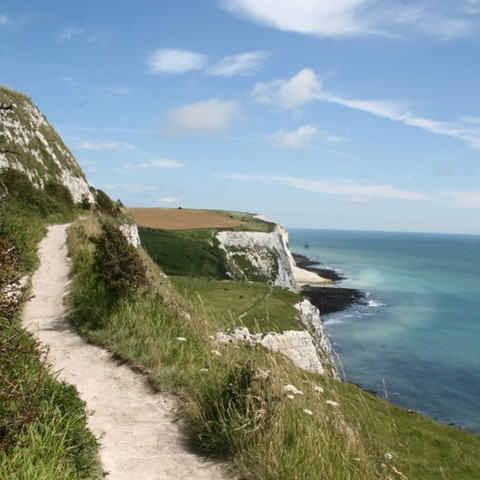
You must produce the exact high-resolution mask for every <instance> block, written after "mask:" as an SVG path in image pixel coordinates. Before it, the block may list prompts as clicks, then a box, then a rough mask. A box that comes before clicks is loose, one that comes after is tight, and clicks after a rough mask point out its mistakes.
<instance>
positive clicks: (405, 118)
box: [252, 68, 480, 149]
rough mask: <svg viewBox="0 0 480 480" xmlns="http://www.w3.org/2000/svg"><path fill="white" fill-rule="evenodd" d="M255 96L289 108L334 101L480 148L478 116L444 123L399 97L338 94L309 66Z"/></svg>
mask: <svg viewBox="0 0 480 480" xmlns="http://www.w3.org/2000/svg"><path fill="white" fill-rule="evenodd" d="M252 95H253V97H254V99H255V100H256V101H257V102H258V103H261V104H264V105H272V106H275V107H277V108H282V109H285V110H295V109H298V108H299V107H301V106H303V105H305V104H307V103H309V102H313V101H321V102H327V103H334V104H337V105H341V106H343V107H347V108H352V109H354V110H360V111H362V112H366V113H370V114H371V115H375V116H377V117H382V118H387V119H388V120H391V121H394V122H400V123H403V124H405V125H409V126H411V127H416V128H420V129H421V130H425V131H427V132H430V133H435V134H438V135H444V136H448V137H453V138H458V139H460V140H462V141H464V142H465V143H467V144H468V145H469V146H470V147H471V148H474V149H480V126H479V125H478V123H476V121H477V118H476V117H467V118H464V119H462V120H460V121H458V122H444V121H439V120H433V119H430V118H425V117H422V116H419V115H416V114H414V113H412V112H411V111H410V110H409V108H408V106H407V105H406V104H405V103H403V102H399V101H397V100H378V99H373V100H372V99H366V100H364V99H355V98H348V97H345V96H341V95H337V94H335V93H334V92H332V91H331V90H327V89H325V88H324V87H323V85H322V82H321V80H320V78H319V77H318V76H317V74H316V73H315V72H314V71H313V70H311V69H309V68H305V69H303V70H301V71H300V72H298V73H297V74H296V75H294V76H293V77H292V78H290V79H288V80H274V81H272V82H269V83H257V84H256V85H255V87H254V89H253V92H252Z"/></svg>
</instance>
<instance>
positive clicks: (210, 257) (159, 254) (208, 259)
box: [139, 210, 275, 279]
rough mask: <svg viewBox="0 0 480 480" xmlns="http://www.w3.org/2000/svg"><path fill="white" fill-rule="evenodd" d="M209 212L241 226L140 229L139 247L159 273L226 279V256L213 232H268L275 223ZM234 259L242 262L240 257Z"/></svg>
mask: <svg viewBox="0 0 480 480" xmlns="http://www.w3.org/2000/svg"><path fill="white" fill-rule="evenodd" d="M172 211H173V212H175V211H174V210H172ZM212 212H214V213H217V214H219V215H222V216H225V217H228V218H233V219H235V220H238V221H241V222H243V225H242V226H239V227H231V228H221V229H220V228H198V229H193V230H163V229H153V228H140V229H139V233H140V238H141V240H142V245H143V246H144V248H145V249H146V250H147V252H148V253H149V255H150V256H151V257H152V258H153V259H154V261H155V262H156V263H157V264H158V265H159V266H160V267H161V268H162V270H163V271H164V272H165V273H167V274H169V275H184V276H188V277H210V278H214V279H227V278H228V277H227V270H228V269H227V266H226V261H225V255H224V252H223V251H222V250H221V249H220V248H219V247H218V241H217V240H216V239H215V233H216V232H218V231H220V230H231V231H248V232H265V233H268V232H271V231H272V230H273V228H274V226H275V224H273V223H271V222H266V221H264V220H261V219H259V218H257V217H256V216H255V215H253V214H250V213H240V212H229V211H221V210H212ZM237 260H238V261H239V262H241V261H242V256H241V255H239V258H238V259H237ZM246 267H247V266H246ZM247 270H248V269H247ZM252 278H253V277H252Z"/></svg>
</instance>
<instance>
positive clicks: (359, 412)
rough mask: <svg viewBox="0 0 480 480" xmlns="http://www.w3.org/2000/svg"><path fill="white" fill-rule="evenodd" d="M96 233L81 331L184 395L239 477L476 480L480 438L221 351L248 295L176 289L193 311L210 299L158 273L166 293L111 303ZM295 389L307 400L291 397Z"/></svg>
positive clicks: (211, 448)
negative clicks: (224, 327)
mask: <svg viewBox="0 0 480 480" xmlns="http://www.w3.org/2000/svg"><path fill="white" fill-rule="evenodd" d="M95 229H96V227H95V225H94V224H93V223H91V222H87V223H84V224H83V225H82V226H78V227H76V229H74V231H72V233H71V236H70V240H69V243H70V248H71V252H72V254H73V258H74V272H75V275H74V279H73V293H72V297H71V302H72V307H73V311H74V314H75V317H76V319H77V325H78V327H79V329H81V330H82V331H83V332H84V334H85V335H87V336H88V338H90V339H91V340H92V341H94V342H97V343H99V344H102V345H105V346H106V347H107V348H109V349H110V350H112V351H113V352H115V353H117V354H118V355H120V356H121V357H123V358H125V359H127V360H128V361H130V362H132V363H133V364H135V365H137V366H140V367H141V368H142V369H143V370H144V371H145V372H146V373H147V374H148V375H149V376H150V379H151V381H152V384H154V385H156V386H157V388H165V389H170V390H173V391H175V392H176V393H178V394H179V395H180V396H181V398H182V399H183V402H184V403H183V405H184V407H183V418H184V423H185V428H186V434H187V436H188V437H189V439H190V441H191V442H192V443H193V444H194V445H196V446H197V447H198V448H199V449H200V450H201V451H203V452H205V453H206V454H210V455H214V454H219V453H221V454H224V455H227V456H228V458H230V459H231V461H232V463H233V465H234V469H235V471H236V472H237V473H239V474H241V475H243V476H244V478H255V479H272V480H273V479H278V478H285V479H295V478H299V479H304V478H308V479H316V478H321V479H332V480H341V479H361V480H364V479H367V480H368V479H379V478H380V479H387V478H392V479H400V478H403V477H401V475H400V474H398V473H396V471H402V472H403V473H404V474H405V475H407V476H408V478H410V479H415V480H422V479H437V478H440V479H443V478H444V479H455V480H457V479H465V480H466V479H472V478H475V475H476V474H477V473H478V471H480V458H479V457H478V455H477V453H478V451H480V450H479V449H480V437H479V436H475V435H473V434H470V433H467V432H463V431H461V430H459V429H456V428H452V427H447V426H444V425H441V424H439V423H436V422H433V421H431V420H429V419H426V418H424V417H422V416H421V415H419V414H416V413H413V412H412V413H410V412H408V411H406V410H403V409H400V408H398V407H395V406H393V405H391V404H388V403H387V402H385V401H383V400H381V399H379V398H377V397H374V396H372V395H370V394H368V393H366V392H363V391H362V390H360V389H359V388H358V387H356V386H355V385H350V384H342V383H339V382H335V381H332V380H328V379H326V378H324V377H321V376H319V375H315V374H311V373H307V372H304V371H301V370H299V369H298V368H296V367H295V366H294V365H293V364H292V363H291V362H290V361H288V359H286V358H284V357H283V356H281V355H274V354H272V353H271V352H268V351H266V350H265V349H263V348H261V347H255V348H251V347H247V346H243V345H231V344H228V345H217V344H216V343H215V340H214V335H215V332H216V329H217V326H218V325H220V324H223V322H224V319H225V318H228V317H231V316H232V315H233V316H235V315H236V314H237V313H238V309H239V308H243V306H244V305H243V304H242V302H240V303H238V302H236V301H234V300H235V299H236V298H237V297H238V300H243V299H240V295H241V294H244V293H246V292H245V291H243V290H241V289H243V288H246V286H245V285H243V284H240V283H232V284H231V285H232V286H231V289H230V287H229V293H230V294H233V295H232V297H233V300H232V301H231V302H230V303H229V302H228V296H225V297H224V299H223V300H221V301H220V302H217V303H216V304H215V305H212V304H209V295H208V288H209V285H215V288H220V289H221V288H223V287H222V282H218V283H212V282H204V283H202V282H197V280H194V281H192V282H193V285H194V287H195V288H193V287H192V284H190V285H188V282H187V283H185V282H186V280H185V279H184V280H181V281H179V280H178V279H174V282H180V283H178V285H182V288H181V289H180V290H181V292H183V291H186V292H187V297H189V299H191V300H193V299H194V296H195V295H193V292H194V291H199V292H203V294H202V293H201V294H200V297H201V298H202V301H203V305H199V304H196V302H195V301H194V302H193V303H191V302H189V301H188V299H184V298H182V296H181V295H179V294H178V293H177V292H176V291H175V289H174V288H173V287H172V285H171V283H170V281H169V279H168V278H166V277H164V276H162V275H161V273H160V272H158V270H156V268H155V267H154V265H153V263H152V262H149V268H150V272H151V275H152V276H153V277H154V278H155V283H156V287H155V288H154V289H153V290H149V291H146V292H138V293H137V294H136V295H135V296H133V297H132V298H131V299H130V300H129V301H120V302H116V303H113V304H112V302H111V301H109V298H108V295H107V293H106V292H105V290H104V288H102V286H101V285H99V284H98V282H97V281H96V280H95V278H94V277H93V276H92V273H91V262H92V251H93V246H92V244H90V243H89V242H88V241H87V240H86V239H88V237H89V235H91V234H92V233H94V232H95ZM147 262H148V260H147ZM181 282H184V283H181ZM240 292H243V293H240ZM255 293H256V292H254V294H255ZM253 303H254V302H253ZM287 304H288V301H287ZM230 307H232V308H233V309H234V312H233V313H232V312H231V311H230ZM208 309H212V310H210V311H208ZM206 311H207V312H208V315H206ZM213 311H215V312H216V313H213ZM212 316H216V318H213V319H212ZM179 338H184V339H185V340H186V341H183V340H182V341H181V340H179ZM287 384H293V385H295V386H296V387H297V388H298V389H300V390H301V391H302V392H303V395H292V396H293V398H289V396H288V395H287V394H286V393H285V392H284V390H283V387H284V386H285V385H287ZM315 386H316V387H319V386H321V387H322V388H323V389H324V392H323V393H320V392H319V391H318V388H317V389H314V387H315ZM327 400H329V401H334V402H337V403H338V405H335V404H333V405H332V404H329V403H327Z"/></svg>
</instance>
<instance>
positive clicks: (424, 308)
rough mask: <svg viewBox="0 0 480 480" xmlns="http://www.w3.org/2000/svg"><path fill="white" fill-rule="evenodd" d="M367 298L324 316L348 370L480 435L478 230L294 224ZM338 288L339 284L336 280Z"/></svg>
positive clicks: (301, 241) (302, 241) (301, 244)
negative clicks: (383, 229) (409, 230)
mask: <svg viewBox="0 0 480 480" xmlns="http://www.w3.org/2000/svg"><path fill="white" fill-rule="evenodd" d="M289 238H290V249H291V250H292V252H294V253H298V254H301V255H305V256H307V257H309V258H311V259H314V260H317V261H318V262H320V263H321V264H322V268H324V267H328V268H331V269H334V270H337V271H340V272H341V273H342V274H343V275H344V276H345V277H346V279H345V280H343V281H342V282H341V283H340V284H338V286H342V287H348V288H354V289H358V290H360V291H362V292H364V293H365V294H366V302H365V304H364V305H353V306H351V307H349V308H348V309H346V310H344V311H342V312H338V313H334V314H329V315H322V316H321V318H322V321H323V324H324V329H325V331H326V333H327V335H328V336H329V337H330V340H331V342H332V345H333V347H334V349H335V351H336V352H337V353H338V355H339V357H340V359H341V369H342V370H343V375H344V377H345V378H346V379H347V380H348V381H351V382H354V383H357V384H359V385H360V386H361V387H362V388H364V389H368V390H373V391H375V392H376V393H377V394H378V395H381V396H385V397H387V398H388V400H389V401H391V402H393V403H395V404H397V405H400V406H403V407H405V408H408V409H412V410H416V411H418V412H421V413H423V414H425V415H427V416H429V417H431V418H434V419H436V420H439V421H441V422H443V423H446V424H454V425H456V426H459V427H461V428H464V429H467V430H471V431H473V432H476V433H480V236H477V235H450V234H423V233H392V232H360V231H333V230H311V229H289ZM333 288H334V287H333Z"/></svg>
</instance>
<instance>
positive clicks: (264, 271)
mask: <svg viewBox="0 0 480 480" xmlns="http://www.w3.org/2000/svg"><path fill="white" fill-rule="evenodd" d="M216 238H217V240H218V242H219V246H220V248H221V249H223V250H224V252H225V256H226V259H227V265H228V267H229V268H230V273H231V275H232V276H233V277H235V278H244V279H264V280H265V279H267V281H269V282H270V283H272V284H273V285H276V286H279V287H284V288H288V289H289V290H292V291H296V290H297V283H296V281H295V276H294V270H295V268H296V267H295V261H294V259H293V256H292V253H291V251H290V247H289V244H288V232H287V230H286V229H285V228H284V227H283V226H281V225H275V227H274V228H273V230H272V231H271V232H269V233H264V232H239V231H223V232H219V233H217V235H216ZM306 273H309V272H306ZM312 275H313V274H312ZM318 278H319V279H320V277H318ZM319 283H322V282H319ZM295 307H296V309H297V310H298V315H297V319H298V321H299V323H300V324H301V326H303V327H304V330H288V331H284V332H282V333H276V332H275V333H272V332H265V333H262V334H255V335H252V334H250V332H249V331H248V329H247V328H242V329H238V330H235V331H234V332H231V333H229V334H225V333H221V334H219V336H218V337H217V338H218V340H219V341H244V342H247V343H252V344H261V345H263V346H264V347H266V348H269V349H271V350H273V351H275V352H280V353H282V354H284V355H286V356H287V357H289V358H290V359H291V360H292V361H293V363H295V364H296V365H297V366H299V367H300V368H303V369H305V370H308V371H311V372H316V373H321V374H324V375H329V376H331V377H333V378H336V379H338V378H339V375H338V371H337V369H336V367H335V362H334V360H333V354H332V347H331V344H330V340H329V339H328V337H327V335H326V334H325V332H324V331H323V328H322V324H321V320H320V312H319V310H318V309H317V307H315V306H314V305H312V304H311V303H310V302H309V301H308V300H303V301H302V302H299V303H297V304H296V305H295Z"/></svg>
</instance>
